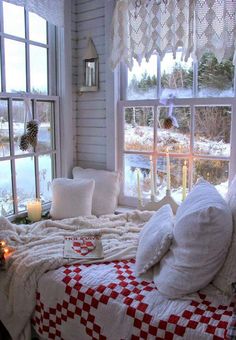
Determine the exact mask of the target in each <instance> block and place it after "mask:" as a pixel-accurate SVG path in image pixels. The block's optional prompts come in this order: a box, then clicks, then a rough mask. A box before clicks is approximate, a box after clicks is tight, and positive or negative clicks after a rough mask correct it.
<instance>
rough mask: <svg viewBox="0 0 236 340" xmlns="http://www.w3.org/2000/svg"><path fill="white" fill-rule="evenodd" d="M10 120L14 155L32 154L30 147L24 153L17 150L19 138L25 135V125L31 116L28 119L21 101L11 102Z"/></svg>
mask: <svg viewBox="0 0 236 340" xmlns="http://www.w3.org/2000/svg"><path fill="white" fill-rule="evenodd" d="M31 110H32V107H31ZM31 112H32V111H31ZM26 115H27V116H26ZM12 118H13V136H14V152H15V155H20V154H25V153H29V152H32V151H33V148H32V147H31V146H29V148H28V150H26V151H22V150H21V149H20V148H19V145H20V138H21V136H22V135H23V134H24V133H25V128H26V127H25V124H26V122H27V121H29V120H31V119H32V117H31V116H30V117H29V113H27V112H26V109H25V104H24V101H23V100H13V101H12Z"/></svg>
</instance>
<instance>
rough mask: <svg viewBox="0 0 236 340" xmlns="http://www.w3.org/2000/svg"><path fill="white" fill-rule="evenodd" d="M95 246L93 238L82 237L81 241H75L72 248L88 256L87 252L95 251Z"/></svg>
mask: <svg viewBox="0 0 236 340" xmlns="http://www.w3.org/2000/svg"><path fill="white" fill-rule="evenodd" d="M95 248H96V243H95V241H94V242H93V241H91V240H84V239H81V240H80V241H74V242H73V245H72V249H73V250H74V251H75V252H76V253H78V254H80V255H82V256H86V255H87V254H89V253H91V251H93V250H94V249H95Z"/></svg>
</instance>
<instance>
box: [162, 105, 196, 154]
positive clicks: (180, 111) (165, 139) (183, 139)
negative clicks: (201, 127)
mask: <svg viewBox="0 0 236 340" xmlns="http://www.w3.org/2000/svg"><path fill="white" fill-rule="evenodd" d="M168 113H169V107H160V108H159V119H158V131H157V145H158V150H159V151H160V152H166V150H167V148H168V149H169V151H170V152H175V153H186V152H189V147H190V116H191V114H190V107H189V106H185V107H174V108H173V115H174V117H175V118H176V119H177V122H178V124H179V127H178V128H175V127H174V126H173V127H172V128H171V129H164V120H165V119H166V118H168Z"/></svg>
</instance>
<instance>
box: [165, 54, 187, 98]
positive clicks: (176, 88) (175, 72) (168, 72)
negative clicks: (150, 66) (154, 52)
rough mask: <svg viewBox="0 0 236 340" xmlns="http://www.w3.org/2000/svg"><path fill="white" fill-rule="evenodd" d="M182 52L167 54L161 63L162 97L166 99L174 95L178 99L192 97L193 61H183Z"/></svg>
mask: <svg viewBox="0 0 236 340" xmlns="http://www.w3.org/2000/svg"><path fill="white" fill-rule="evenodd" d="M181 55H182V52H177V53H176V59H174V58H173V54H172V53H166V54H165V56H164V58H163V59H162V61H161V88H162V93H161V96H162V97H164V98H167V97H169V95H170V94H173V95H174V96H176V97H182V98H188V97H192V87H193V60H192V59H191V58H189V59H188V61H187V62H185V61H182V60H181Z"/></svg>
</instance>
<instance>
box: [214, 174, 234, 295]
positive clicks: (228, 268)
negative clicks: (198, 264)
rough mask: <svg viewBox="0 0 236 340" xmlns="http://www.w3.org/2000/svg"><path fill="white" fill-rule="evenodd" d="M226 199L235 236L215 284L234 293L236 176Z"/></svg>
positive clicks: (224, 290)
mask: <svg viewBox="0 0 236 340" xmlns="http://www.w3.org/2000/svg"><path fill="white" fill-rule="evenodd" d="M226 201H227V202H228V204H229V207H230V209H231V211H232V214H233V236H232V242H231V245H230V248H229V252H228V255H227V257H226V260H225V263H224V265H223V267H222V268H221V270H220V271H219V273H218V274H217V275H216V277H215V279H214V281H213V284H214V285H215V286H216V287H217V288H219V289H220V290H221V291H222V292H224V293H225V294H227V295H232V294H233V289H232V283H233V282H236V265H235V263H236V176H235V177H234V179H233V181H232V182H231V184H230V187H229V190H228V194H227V197H226Z"/></svg>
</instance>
